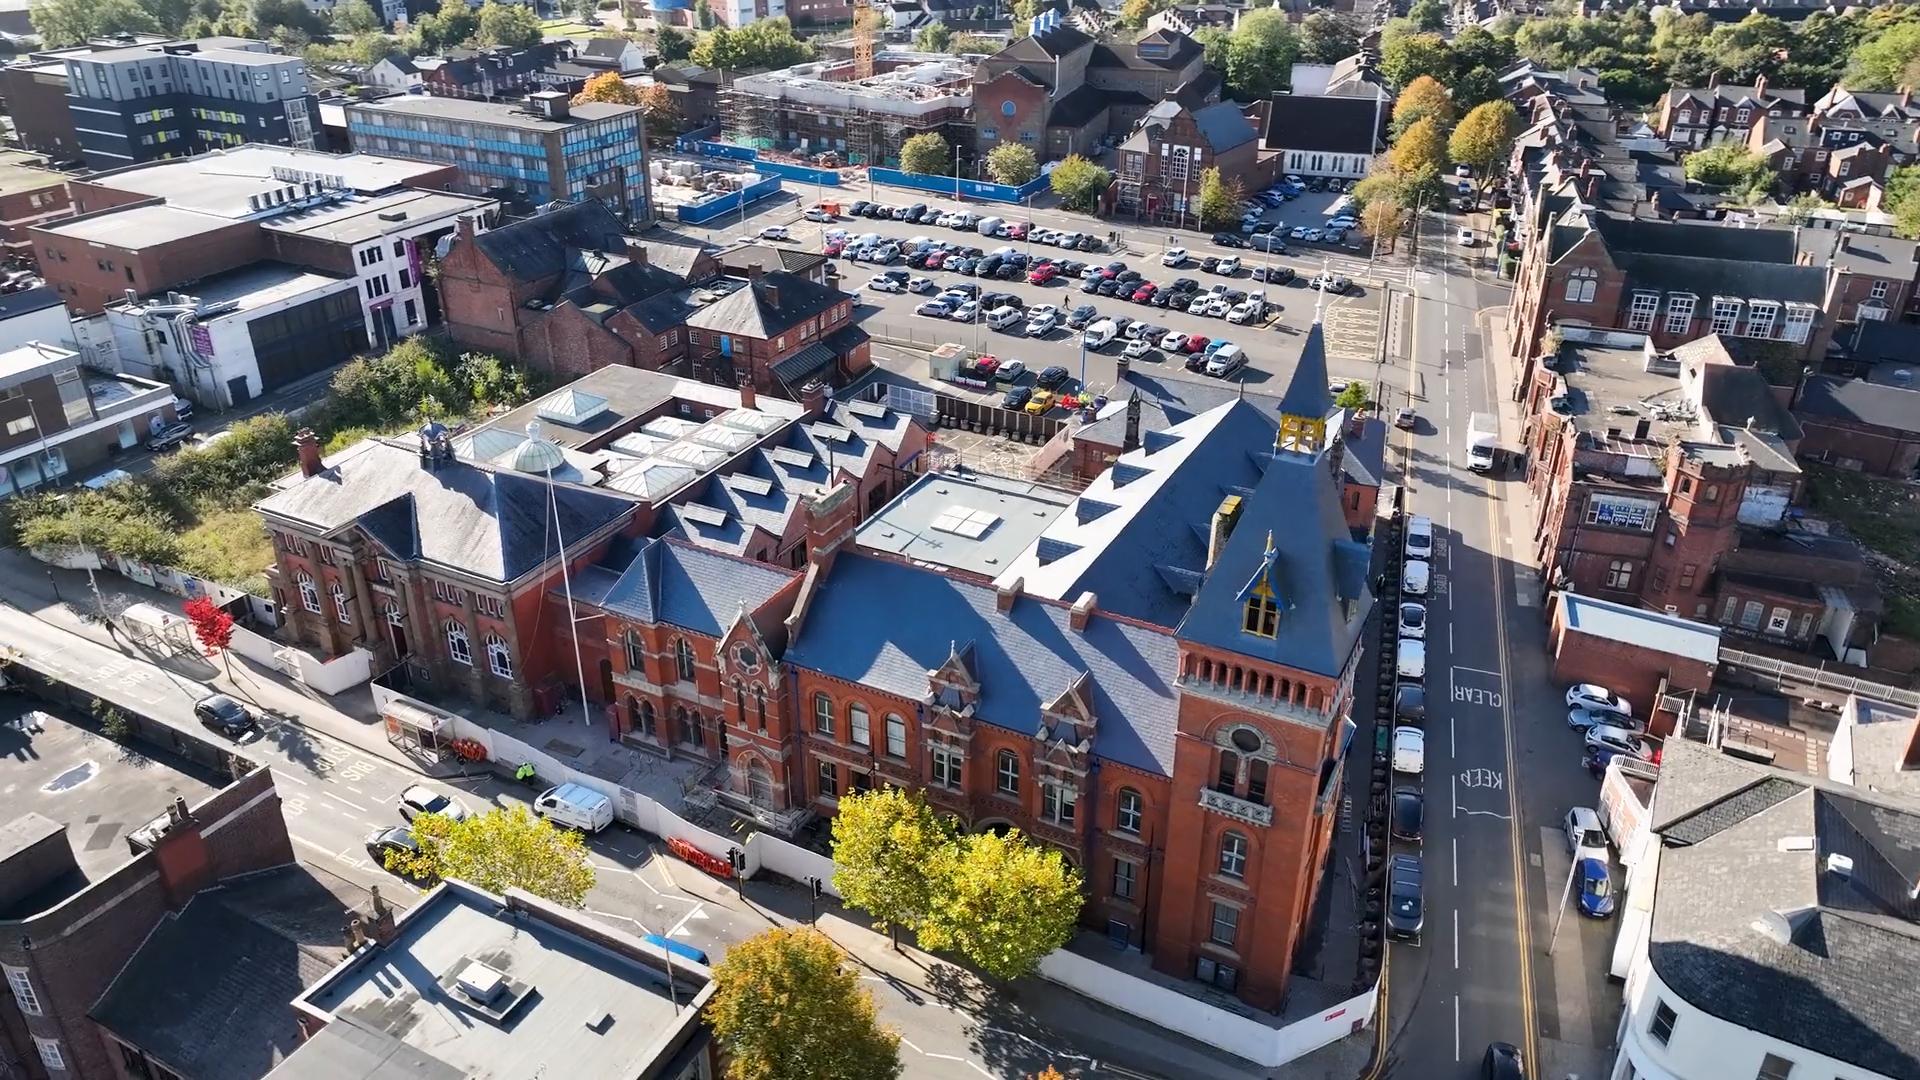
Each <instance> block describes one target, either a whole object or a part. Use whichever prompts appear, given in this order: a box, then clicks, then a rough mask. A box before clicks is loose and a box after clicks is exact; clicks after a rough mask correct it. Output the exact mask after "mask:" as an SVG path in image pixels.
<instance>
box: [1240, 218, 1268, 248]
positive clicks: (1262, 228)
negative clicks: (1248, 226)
mask: <svg viewBox="0 0 1920 1080" xmlns="http://www.w3.org/2000/svg"><path fill="white" fill-rule="evenodd" d="M1272 231H1273V222H1271V221H1256V222H1254V223H1253V235H1254V236H1261V235H1263V234H1266V233H1270V232H1272ZM1234 239H1236V240H1239V239H1240V238H1239V237H1237V236H1236V237H1234ZM1240 246H1241V247H1246V246H1247V242H1246V241H1245V240H1240Z"/></svg>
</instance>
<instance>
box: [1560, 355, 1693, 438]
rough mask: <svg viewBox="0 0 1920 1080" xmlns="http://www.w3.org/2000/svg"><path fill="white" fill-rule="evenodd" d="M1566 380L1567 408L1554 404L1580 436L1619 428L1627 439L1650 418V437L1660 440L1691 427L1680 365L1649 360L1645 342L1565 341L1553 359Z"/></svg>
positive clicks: (1604, 433)
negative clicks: (1632, 343)
mask: <svg viewBox="0 0 1920 1080" xmlns="http://www.w3.org/2000/svg"><path fill="white" fill-rule="evenodd" d="M1553 369H1554V371H1556V372H1558V373H1559V375H1560V377H1561V379H1562V380H1564V382H1565V383H1566V390H1567V393H1566V398H1565V401H1566V407H1565V408H1558V407H1556V408H1555V409H1554V411H1555V412H1557V413H1559V414H1560V415H1562V416H1566V417H1569V418H1570V419H1571V420H1572V421H1573V426H1574V428H1575V429H1576V430H1577V431H1579V432H1580V434H1582V435H1586V436H1591V437H1593V438H1597V439H1604V438H1606V437H1607V433H1608V431H1609V430H1610V429H1614V428H1618V429H1619V431H1620V434H1621V436H1622V437H1625V438H1631V437H1632V436H1633V432H1634V428H1635V426H1636V425H1638V424H1639V422H1640V421H1642V420H1646V421H1648V435H1647V437H1648V438H1649V439H1653V440H1655V441H1657V442H1661V443H1669V442H1675V441H1678V440H1679V439H1682V438H1685V437H1686V436H1687V435H1688V434H1690V433H1691V432H1692V430H1693V411H1694V410H1693V406H1692V405H1690V404H1689V403H1688V402H1687V400H1686V393H1685V391H1684V389H1683V388H1682V387H1681V385H1680V369H1679V365H1677V364H1674V365H1668V364H1666V363H1657V364H1650V363H1649V358H1648V354H1647V351H1646V348H1645V347H1644V346H1643V345H1633V346H1618V345H1608V344H1604V343H1600V342H1575V341H1572V340H1568V341H1567V342H1566V343H1565V344H1563V345H1562V346H1561V349H1560V354H1559V355H1558V356H1557V357H1555V358H1554V360H1553Z"/></svg>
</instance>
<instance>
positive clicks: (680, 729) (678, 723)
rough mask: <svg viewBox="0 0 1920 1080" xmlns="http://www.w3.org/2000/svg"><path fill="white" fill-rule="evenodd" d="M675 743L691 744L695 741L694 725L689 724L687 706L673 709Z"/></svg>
mask: <svg viewBox="0 0 1920 1080" xmlns="http://www.w3.org/2000/svg"><path fill="white" fill-rule="evenodd" d="M673 741H674V742H681V743H690V742H692V741H693V725H692V724H689V723H688V722H687V707H686V706H685V705H675V706H674V707H673Z"/></svg>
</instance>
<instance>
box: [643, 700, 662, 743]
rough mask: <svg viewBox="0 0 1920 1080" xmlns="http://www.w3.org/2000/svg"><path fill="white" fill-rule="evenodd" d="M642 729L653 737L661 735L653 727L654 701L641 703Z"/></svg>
mask: <svg viewBox="0 0 1920 1080" xmlns="http://www.w3.org/2000/svg"><path fill="white" fill-rule="evenodd" d="M640 730H641V731H643V732H645V733H646V734H647V735H649V736H652V737H653V738H656V739H657V738H659V737H660V735H659V733H658V732H656V731H655V730H654V727H653V702H651V701H642V702H641V703H640Z"/></svg>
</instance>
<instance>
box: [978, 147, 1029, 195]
mask: <svg viewBox="0 0 1920 1080" xmlns="http://www.w3.org/2000/svg"><path fill="white" fill-rule="evenodd" d="M1039 175H1040V163H1039V162H1038V161H1037V160H1035V159H1034V156H1033V151H1032V150H1030V149H1028V148H1027V147H1026V146H1023V145H1021V144H1020V143H1016V142H1007V143H1001V144H1000V145H999V146H996V147H994V148H993V149H992V150H989V151H987V176H988V177H989V178H991V179H992V180H993V182H994V183H996V184H1005V185H1007V186H1008V187H1019V186H1020V185H1022V184H1024V183H1026V182H1027V181H1029V180H1032V179H1033V178H1034V177H1036V176H1039Z"/></svg>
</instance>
